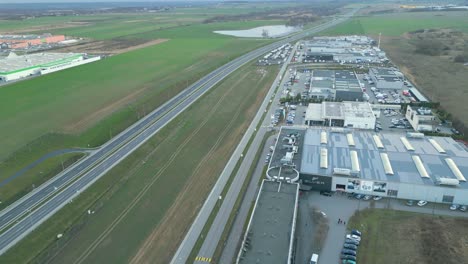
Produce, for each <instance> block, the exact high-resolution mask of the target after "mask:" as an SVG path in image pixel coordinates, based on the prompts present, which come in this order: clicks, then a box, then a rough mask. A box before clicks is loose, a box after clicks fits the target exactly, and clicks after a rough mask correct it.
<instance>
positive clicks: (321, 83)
mask: <svg viewBox="0 0 468 264" xmlns="http://www.w3.org/2000/svg"><path fill="white" fill-rule="evenodd" d="M363 95H364V93H363V91H362V88H361V84H360V83H359V80H358V78H357V77H356V74H355V73H354V71H350V70H313V71H312V75H311V80H310V88H309V97H310V98H312V99H321V100H337V101H363Z"/></svg>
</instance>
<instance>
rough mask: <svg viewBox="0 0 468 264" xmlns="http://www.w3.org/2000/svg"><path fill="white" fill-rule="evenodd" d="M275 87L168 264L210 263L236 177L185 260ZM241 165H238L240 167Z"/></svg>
mask: <svg viewBox="0 0 468 264" xmlns="http://www.w3.org/2000/svg"><path fill="white" fill-rule="evenodd" d="M356 11H357V9H356V10H353V11H351V12H349V13H348V14H346V15H343V16H342V17H341V18H339V19H336V20H333V21H329V22H327V23H324V24H322V25H319V26H317V27H314V28H311V29H309V30H307V31H306V32H303V33H301V34H298V35H295V36H293V37H290V38H288V39H287V41H296V40H298V39H300V38H303V37H305V36H307V35H309V34H314V33H318V32H320V31H322V30H325V29H327V28H329V27H332V26H334V25H336V24H339V23H341V22H343V21H345V20H347V19H348V18H350V17H351V16H353V15H354V13H355V12H356ZM292 56H293V54H291V57H292ZM288 59H289V60H290V59H291V58H288ZM285 67H286V65H283V69H282V70H281V71H280V72H282V71H284V69H285ZM277 78H278V77H277ZM276 83H277V80H275V82H274V84H273V85H272V87H271V88H270V91H269V93H268V95H267V96H266V98H265V101H264V103H263V104H262V106H261V107H260V109H259V112H258V113H257V115H258V117H257V116H256V117H255V118H254V120H253V121H252V123H251V124H250V127H249V129H248V130H247V131H246V133H245V135H244V137H243V138H242V140H241V142H240V143H239V145H238V146H237V148H236V150H235V151H234V153H233V155H232V156H231V158H230V160H229V162H228V163H227V165H226V167H225V168H224V170H223V172H222V173H221V175H220V177H219V178H218V181H217V182H216V184H215V186H214V187H213V189H212V190H211V192H210V194H209V195H208V198H207V199H206V200H205V203H204V204H203V206H202V208H201V209H200V211H199V213H198V215H197V217H196V218H195V221H194V222H193V223H192V226H191V227H190V229H189V231H188V232H187V234H186V236H185V238H184V240H183V241H182V243H181V244H180V246H179V248H178V250H177V252H176V253H175V255H174V256H173V258H172V261H171V264H179V263H180V264H182V263H189V262H190V263H192V262H193V263H209V262H211V261H212V257H213V253H214V251H215V249H216V246H217V245H218V243H219V238H220V236H221V234H222V232H223V230H224V227H225V224H226V222H227V219H228V217H229V215H230V212H231V211H232V208H233V206H234V203H235V201H236V199H237V196H238V195H239V190H240V186H236V184H235V183H236V181H237V180H238V179H237V178H238V177H239V175H236V178H235V179H234V181H233V183H232V185H231V188H230V189H229V191H228V193H227V195H226V197H223V201H222V205H221V208H220V210H219V212H218V214H217V216H216V217H215V219H214V222H213V223H212V225H211V226H210V230H209V232H208V234H207V235H206V238H205V241H204V243H203V245H202V247H201V249H200V251H199V253H198V256H197V258H196V259H195V260H194V261H192V260H188V257H189V255H190V253H191V251H192V249H193V247H194V245H195V243H196V241H197V240H198V237H199V236H200V234H201V231H202V230H203V228H204V226H205V224H206V222H207V220H208V217H209V215H210V213H211V211H212V210H213V208H214V206H215V204H216V203H218V197H219V195H220V194H221V191H222V190H223V188H224V186H225V184H226V182H227V180H228V177H229V176H230V175H231V173H232V171H233V169H234V166H235V163H237V160H238V159H239V157H240V153H241V152H242V151H243V149H244V148H245V146H246V145H247V142H248V140H249V138H250V137H251V135H252V134H253V128H254V127H255V126H256V124H257V123H258V122H259V116H261V115H262V114H263V110H265V107H266V104H267V102H268V99H269V98H270V97H271V93H273V90H274V87H275V84H276ZM267 116H269V115H267ZM261 133H264V130H263V128H262V129H261V130H259V131H258V132H257V137H259V135H260V134H261ZM255 141H257V145H256V144H254V143H252V146H251V148H255V146H257V148H258V144H259V143H258V141H259V138H256V139H255V140H254V142H255ZM251 151H253V150H252V149H249V150H248V151H247V155H249V152H251ZM247 155H246V156H245V158H246V159H248V158H247ZM243 165H244V164H243ZM243 165H241V167H242V166H243ZM247 167H249V166H247ZM240 176H245V175H240ZM237 182H239V181H237ZM240 182H241V183H242V181H240ZM234 189H235V190H234Z"/></svg>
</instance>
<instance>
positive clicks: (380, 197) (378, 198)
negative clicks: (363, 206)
mask: <svg viewBox="0 0 468 264" xmlns="http://www.w3.org/2000/svg"><path fill="white" fill-rule="evenodd" d="M382 198H383V197H382V196H374V198H373V199H374V201H378V200H382Z"/></svg>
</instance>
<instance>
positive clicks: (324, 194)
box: [320, 191, 332, 197]
mask: <svg viewBox="0 0 468 264" xmlns="http://www.w3.org/2000/svg"><path fill="white" fill-rule="evenodd" d="M320 194H321V195H323V196H328V197H330V196H332V193H331V192H329V191H320Z"/></svg>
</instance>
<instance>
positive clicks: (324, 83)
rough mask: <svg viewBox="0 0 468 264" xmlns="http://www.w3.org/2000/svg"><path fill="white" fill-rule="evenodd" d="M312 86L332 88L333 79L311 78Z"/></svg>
mask: <svg viewBox="0 0 468 264" xmlns="http://www.w3.org/2000/svg"><path fill="white" fill-rule="evenodd" d="M312 87H313V88H327V89H333V81H332V80H312Z"/></svg>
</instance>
